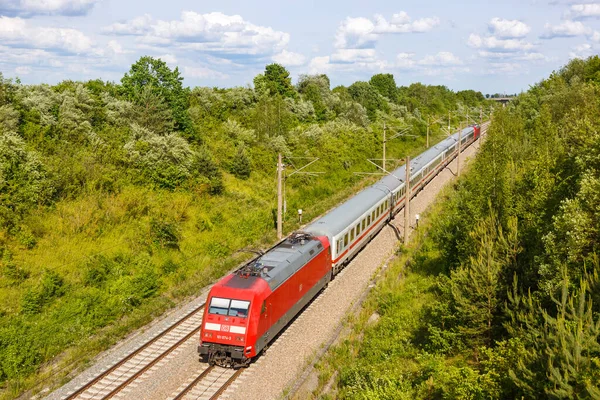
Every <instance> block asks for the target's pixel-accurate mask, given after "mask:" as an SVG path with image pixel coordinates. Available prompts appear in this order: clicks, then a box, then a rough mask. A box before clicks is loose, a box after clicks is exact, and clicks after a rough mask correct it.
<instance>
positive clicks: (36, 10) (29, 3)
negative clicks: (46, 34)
mask: <svg viewBox="0 0 600 400" xmlns="http://www.w3.org/2000/svg"><path fill="white" fill-rule="evenodd" d="M99 1H100V0H1V1H0V14H4V15H10V16H15V15H20V16H25V17H29V16H33V15H43V14H46V15H69V16H74V15H86V14H87V13H88V12H89V11H90V10H91V9H92V8H93V7H94V5H95V4H96V3H98V2H99Z"/></svg>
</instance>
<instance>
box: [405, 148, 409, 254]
mask: <svg viewBox="0 0 600 400" xmlns="http://www.w3.org/2000/svg"><path fill="white" fill-rule="evenodd" d="M404 179H405V182H406V192H405V193H404V245H405V246H406V245H407V244H408V230H409V228H410V226H409V224H410V157H409V156H406V177H405V178H404Z"/></svg>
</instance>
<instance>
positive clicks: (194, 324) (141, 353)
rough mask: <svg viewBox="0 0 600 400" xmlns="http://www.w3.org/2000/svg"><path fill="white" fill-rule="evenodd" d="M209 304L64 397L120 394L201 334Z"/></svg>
mask: <svg viewBox="0 0 600 400" xmlns="http://www.w3.org/2000/svg"><path fill="white" fill-rule="evenodd" d="M205 304H206V303H202V304H200V305H199V306H197V307H195V308H194V309H192V310H191V311H190V312H189V313H188V314H186V315H185V316H183V317H182V318H180V319H179V320H177V321H176V322H175V323H174V324H172V325H171V326H169V327H168V328H167V329H165V330H163V331H162V332H161V333H159V334H158V335H156V336H155V337H154V338H152V339H151V340H149V341H147V342H146V343H144V344H143V345H141V346H140V347H138V348H137V349H136V350H134V351H132V352H131V353H129V354H128V355H127V356H125V357H123V358H122V359H121V360H119V361H118V362H117V363H115V364H114V365H113V366H112V367H110V368H108V369H107V370H106V371H104V372H102V373H101V374H100V375H97V376H96V377H94V378H93V379H92V380H90V381H89V382H88V383H87V384H85V385H83V386H82V387H80V388H79V389H77V390H75V391H74V392H72V393H71V394H69V395H67V396H66V397H64V399H67V400H72V399H83V400H91V399H94V400H96V399H110V398H112V397H115V396H117V397H118V395H119V394H120V393H122V392H123V391H124V389H126V388H127V387H128V386H129V385H131V384H132V383H133V382H135V381H136V380H137V379H138V378H139V377H141V376H142V375H143V374H144V373H145V372H147V371H148V370H150V369H151V368H152V367H154V366H155V365H156V364H157V363H158V362H159V361H161V360H163V359H165V358H166V357H167V356H168V355H169V354H171V353H173V351H175V350H176V349H177V348H179V347H180V346H181V345H183V344H184V343H185V342H187V341H188V340H189V339H191V338H193V337H195V336H196V335H197V334H198V333H199V331H200V325H201V323H202V315H203V310H204V305H205Z"/></svg>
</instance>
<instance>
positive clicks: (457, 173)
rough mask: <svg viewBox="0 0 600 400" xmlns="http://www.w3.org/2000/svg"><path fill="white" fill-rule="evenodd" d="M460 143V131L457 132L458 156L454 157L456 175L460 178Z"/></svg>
mask: <svg viewBox="0 0 600 400" xmlns="http://www.w3.org/2000/svg"><path fill="white" fill-rule="evenodd" d="M461 141H462V129H459V130H458V155H457V156H456V171H457V172H456V175H457V176H460V142H461Z"/></svg>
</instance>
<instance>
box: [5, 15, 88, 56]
mask: <svg viewBox="0 0 600 400" xmlns="http://www.w3.org/2000/svg"><path fill="white" fill-rule="evenodd" d="M0 41H2V42H3V43H4V44H5V45H7V46H11V47H17V48H38V49H46V50H51V51H58V52H67V53H88V52H90V51H91V50H92V40H91V39H90V38H89V37H87V36H86V35H84V34H83V33H82V32H80V31H78V30H76V29H71V28H48V27H37V26H33V25H32V24H31V23H30V22H29V21H27V20H24V19H21V18H19V17H16V18H10V17H2V16H0Z"/></svg>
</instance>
